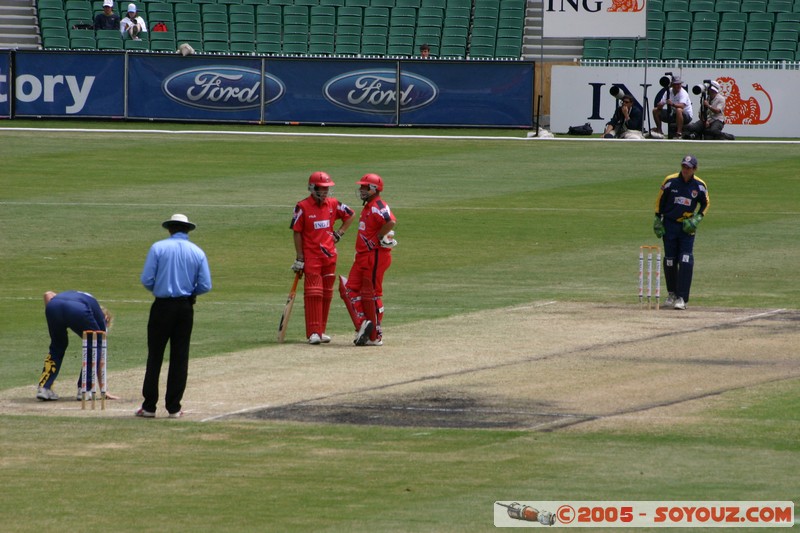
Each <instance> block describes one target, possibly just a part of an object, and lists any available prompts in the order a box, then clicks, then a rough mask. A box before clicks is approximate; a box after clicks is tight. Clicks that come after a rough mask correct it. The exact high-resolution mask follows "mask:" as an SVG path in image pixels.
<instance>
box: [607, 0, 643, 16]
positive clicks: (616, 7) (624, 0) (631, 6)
mask: <svg viewBox="0 0 800 533" xmlns="http://www.w3.org/2000/svg"><path fill="white" fill-rule="evenodd" d="M646 4H647V0H641V2H640V1H639V0H612V1H611V7H609V8H608V9H607V11H610V12H612V13H638V12H639V11H643V10H644V8H645V5H646Z"/></svg>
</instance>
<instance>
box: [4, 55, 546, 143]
mask: <svg viewBox="0 0 800 533" xmlns="http://www.w3.org/2000/svg"><path fill="white" fill-rule="evenodd" d="M533 98H534V63H533V62H525V61H425V60H382V59H369V60H362V59H309V58H303V59H299V58H298V59H288V58H287V59H283V58H281V59H277V58H276V59H273V58H270V59H266V58H258V57H250V58H237V57H230V56H208V55H194V56H187V57H183V56H180V55H177V54H169V55H154V54H136V53H131V52H127V53H102V52H85V53H81V52H43V51H14V52H10V53H7V54H0V117H5V118H12V119H13V118H39V117H52V118H67V117H75V118H100V119H103V118H109V119H110V118H115V119H130V120H165V121H203V122H215V121H219V122H241V123H257V124H266V123H291V124H304V123H306V124H331V125H333V124H339V125H343V124H346V125H376V126H448V127H451V126H465V127H509V128H526V129H529V128H532V127H533V124H534V102H533Z"/></svg>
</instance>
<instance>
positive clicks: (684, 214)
mask: <svg viewBox="0 0 800 533" xmlns="http://www.w3.org/2000/svg"><path fill="white" fill-rule="evenodd" d="M696 170H697V158H696V157H695V156H693V155H687V156H686V157H684V158H683V159H682V160H681V171H680V172H678V173H675V174H670V175H669V176H667V177H666V178H664V182H663V183H662V184H661V189H660V190H659V192H658V198H657V199H656V218H655V220H654V221H653V232H654V233H655V234H656V237H658V238H663V240H664V278H666V281H667V291H668V292H669V295H668V296H667V299H666V301H665V302H664V305H665V306H669V305H671V306H672V307H673V308H675V309H686V303H687V302H688V301H689V290H690V289H691V288H692V272H693V270H694V236H695V232H696V230H697V226H698V225H699V224H700V221H701V220H703V217H704V216H705V215H706V212H707V211H708V206H709V204H710V200H709V198H708V187H706V184H705V182H704V181H703V180H701V179H700V177H699V176H697V175H696V174H695V171H696Z"/></svg>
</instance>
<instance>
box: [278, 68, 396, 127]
mask: <svg viewBox="0 0 800 533" xmlns="http://www.w3.org/2000/svg"><path fill="white" fill-rule="evenodd" d="M267 69H268V70H269V72H271V73H273V74H274V75H275V76H276V77H277V78H279V79H280V80H282V81H283V82H284V84H285V85H286V95H285V96H284V97H283V98H281V99H279V100H276V101H274V102H272V103H270V104H267V108H266V116H265V118H266V120H267V121H268V122H300V123H302V122H312V123H327V124H390V125H391V124H396V123H397V62H396V61H380V60H372V61H363V62H359V61H356V60H352V59H351V60H341V61H339V60H317V61H309V60H297V61H285V60H281V61H269V60H268V61H267Z"/></svg>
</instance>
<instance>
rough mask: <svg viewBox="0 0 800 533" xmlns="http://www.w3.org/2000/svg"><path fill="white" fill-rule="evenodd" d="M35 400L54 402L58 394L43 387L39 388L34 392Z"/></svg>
mask: <svg viewBox="0 0 800 533" xmlns="http://www.w3.org/2000/svg"><path fill="white" fill-rule="evenodd" d="M36 399H37V400H42V401H43V402H50V401H54V400H58V394H56V392H55V391H54V390H53V389H45V388H44V387H39V390H37V391H36Z"/></svg>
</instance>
